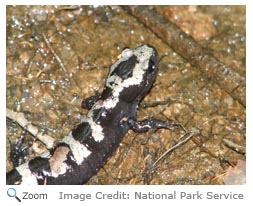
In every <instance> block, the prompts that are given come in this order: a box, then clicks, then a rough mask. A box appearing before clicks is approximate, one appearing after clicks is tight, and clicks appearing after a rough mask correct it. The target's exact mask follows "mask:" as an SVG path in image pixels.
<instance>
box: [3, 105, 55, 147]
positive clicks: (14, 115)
mask: <svg viewBox="0 0 253 206" xmlns="http://www.w3.org/2000/svg"><path fill="white" fill-rule="evenodd" d="M6 116H7V117H8V118H9V119H11V120H13V121H15V122H17V123H18V124H19V125H20V126H21V127H22V128H24V129H25V130H26V131H28V132H29V133H31V134H32V135H33V136H34V137H35V138H37V139H39V140H40V141H41V142H42V143H44V144H45V145H46V147H47V148H48V149H51V148H52V147H53V146H54V138H52V137H51V136H49V135H46V134H43V133H42V132H39V129H38V128H37V127H35V126H34V125H32V123H31V122H29V121H28V120H27V119H26V118H25V115H24V113H22V112H14V111H12V110H10V109H8V108H7V109H6Z"/></svg>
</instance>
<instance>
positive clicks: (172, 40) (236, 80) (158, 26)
mask: <svg viewBox="0 0 253 206" xmlns="http://www.w3.org/2000/svg"><path fill="white" fill-rule="evenodd" d="M123 9H124V10H126V11H127V12H128V13H130V14H131V15H132V16H134V17H135V18H137V19H138V20H139V21H140V22H141V23H143V24H144V25H145V26H147V27H148V28H149V29H150V30H151V31H152V32H154V33H155V34H156V35H157V36H158V37H160V38H161V39H162V40H163V41H164V42H165V43H167V44H168V45H169V46H170V47H171V48H172V49H173V50H174V51H175V52H177V53H178V54H179V55H180V56H182V57H183V58H185V59H186V60H188V61H189V62H190V63H191V65H193V66H198V68H199V69H200V70H201V71H202V73H203V74H204V75H205V76H206V77H207V78H208V79H211V80H214V81H215V83H216V84H218V85H219V86H220V87H221V88H222V89H223V90H225V91H226V92H227V93H228V94H230V95H231V96H232V97H233V98H234V99H236V100H237V101H238V102H239V103H240V104H242V105H243V107H246V95H245V91H246V81H245V77H243V76H240V74H239V73H237V72H236V71H235V70H234V69H232V68H231V67H230V66H228V65H225V64H224V63H222V62H221V61H219V60H218V59H216V58H215V57H213V56H212V55H210V54H208V53H207V52H206V51H205V49H204V48H203V47H202V46H201V45H200V44H199V43H198V42H196V41H195V40H194V39H193V38H192V37H190V36H189V35H187V34H186V33H185V32H184V31H182V30H181V29H180V28H179V27H178V26H177V25H175V24H174V23H171V22H170V21H169V20H167V19H165V18H164V17H163V16H162V15H161V14H160V13H158V12H157V11H155V10H152V9H150V7H148V6H123Z"/></svg>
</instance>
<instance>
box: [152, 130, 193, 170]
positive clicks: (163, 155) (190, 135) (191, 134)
mask: <svg viewBox="0 0 253 206" xmlns="http://www.w3.org/2000/svg"><path fill="white" fill-rule="evenodd" d="M193 136H194V132H193V131H189V132H187V133H185V134H184V135H183V136H181V137H180V138H179V140H181V139H184V138H185V139H184V140H182V141H180V142H178V143H177V144H175V145H174V146H172V147H171V148H170V149H168V150H167V151H166V152H164V153H163V154H162V155H161V156H160V157H159V158H158V159H157V160H156V161H155V162H154V163H153V165H152V168H155V166H156V165H157V163H158V162H160V161H161V160H162V159H163V158H164V157H165V156H167V155H168V154H169V153H171V152H172V151H174V150H175V149H177V148H178V147H180V146H182V145H184V144H185V143H187V142H188V141H189V140H190V139H191V138H192V137H193Z"/></svg>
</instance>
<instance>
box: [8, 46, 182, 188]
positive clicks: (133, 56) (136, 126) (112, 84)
mask: <svg viewBox="0 0 253 206" xmlns="http://www.w3.org/2000/svg"><path fill="white" fill-rule="evenodd" d="M157 70H158V56H157V51H156V49H155V48H154V47H152V46H149V45H144V46H140V47H137V48H136V49H133V50H131V49H125V50H123V51H122V53H121V55H120V56H119V59H118V60H117V61H116V62H115V63H114V64H113V65H112V66H111V69H110V72H109V75H108V78H107V80H106V84H105V88H104V90H103V92H102V93H101V95H100V96H99V97H98V99H97V101H96V102H94V104H93V106H92V107H91V109H90V111H89V112H88V115H87V117H84V118H83V119H82V121H81V123H79V124H78V125H77V126H76V127H75V128H74V129H73V130H72V131H71V132H70V133H69V134H68V135H67V136H65V137H64V139H63V140H62V141H61V142H59V143H58V144H57V145H56V146H55V147H54V149H52V150H51V151H49V152H46V153H44V154H43V155H41V156H39V157H36V158H35V159H33V160H30V161H29V162H28V163H25V164H23V165H21V166H18V167H17V168H15V169H13V170H11V171H10V172H8V173H7V184H27V185H31V184H65V185H70V184H75V185H77V184H84V183H85V182H87V181H88V180H89V179H90V178H91V177H92V176H94V175H95V174H96V173H97V171H98V170H99V169H100V168H101V167H103V165H104V164H105V162H106V160H107V158H108V157H109V156H111V155H112V153H113V152H114V151H115V150H116V148H117V147H118V146H119V143H120V142H121V140H122V138H123V136H124V135H125V134H126V133H127V131H128V130H129V129H132V130H133V131H135V132H146V131H148V130H149V129H151V128H155V129H159V128H167V129H170V128H171V127H172V126H175V125H177V126H178V125H180V124H178V123H173V122H164V121H161V120H158V119H145V120H142V121H137V119H136V115H137V106H138V104H139V103H140V101H141V100H142V99H143V97H144V96H145V95H146V94H147V93H148V92H149V90H150V89H151V87H152V84H153V83H154V81H155V79H156V76H157Z"/></svg>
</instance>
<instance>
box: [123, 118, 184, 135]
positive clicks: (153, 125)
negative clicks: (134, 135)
mask: <svg viewBox="0 0 253 206" xmlns="http://www.w3.org/2000/svg"><path fill="white" fill-rule="evenodd" d="M128 124H129V127H130V129H132V130H133V131H134V132H147V131H148V130H150V129H162V128H164V129H171V128H173V127H181V128H182V129H183V130H184V132H187V131H186V129H185V128H184V127H183V125H182V124H180V123H178V122H172V121H169V122H168V121H162V120H159V119H154V118H148V119H144V120H142V121H137V120H136V119H129V120H128Z"/></svg>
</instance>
